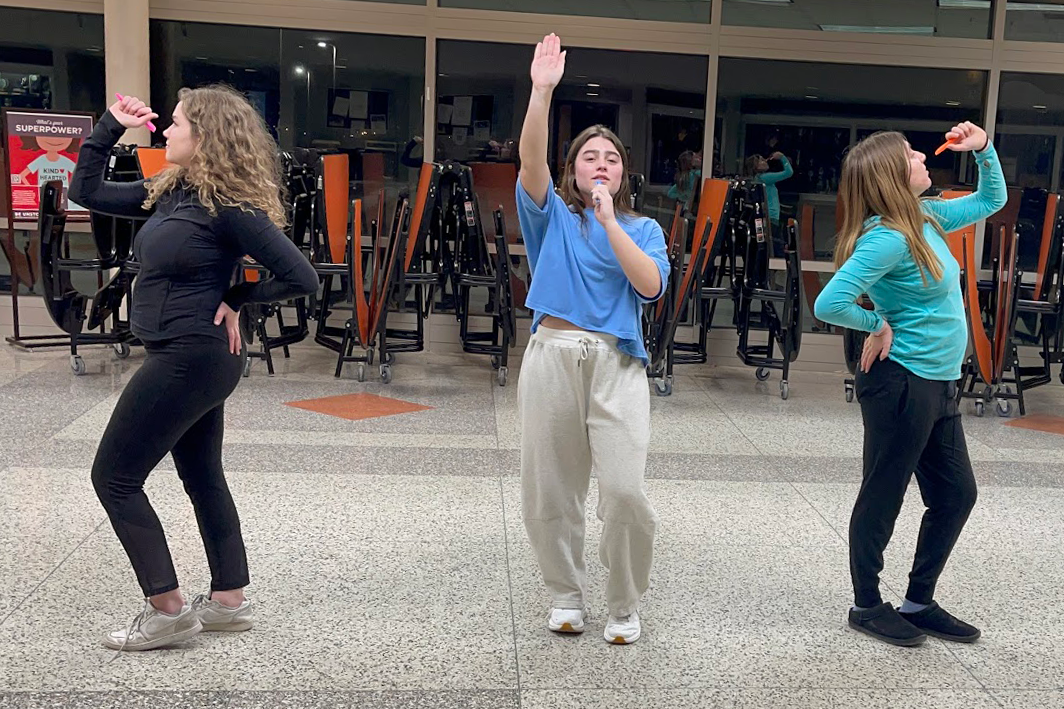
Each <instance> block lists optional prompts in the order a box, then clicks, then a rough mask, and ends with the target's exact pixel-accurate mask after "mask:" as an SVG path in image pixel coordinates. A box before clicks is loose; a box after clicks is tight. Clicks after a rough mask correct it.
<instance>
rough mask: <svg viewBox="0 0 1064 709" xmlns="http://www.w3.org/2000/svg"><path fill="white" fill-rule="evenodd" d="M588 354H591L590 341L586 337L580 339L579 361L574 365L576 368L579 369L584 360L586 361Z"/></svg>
mask: <svg viewBox="0 0 1064 709" xmlns="http://www.w3.org/2000/svg"><path fill="white" fill-rule="evenodd" d="M590 354H591V340H589V339H587V338H586V337H581V338H580V361H578V362H577V363H576V366H577V367H579V366H580V365H581V364H583V362H584V360H585V359H587V358H588V356H589V355H590Z"/></svg>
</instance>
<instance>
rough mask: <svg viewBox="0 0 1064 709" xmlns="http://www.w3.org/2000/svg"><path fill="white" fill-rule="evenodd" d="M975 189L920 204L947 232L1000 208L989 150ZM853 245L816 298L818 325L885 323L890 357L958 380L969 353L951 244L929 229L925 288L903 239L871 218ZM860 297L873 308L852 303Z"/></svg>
mask: <svg viewBox="0 0 1064 709" xmlns="http://www.w3.org/2000/svg"><path fill="white" fill-rule="evenodd" d="M975 159H976V162H977V163H978V164H979V188H978V190H977V191H976V192H975V194H971V195H968V196H966V197H958V198H957V199H925V200H923V201H922V202H921V205H922V206H923V208H924V211H925V212H927V213H928V214H930V215H932V216H933V217H935V219H936V220H938V223H939V225H941V227H942V228H943V229H944V230H945V231H946V233H947V234H948V233H949V232H952V231H957V230H958V229H963V228H964V227H966V226H968V225H969V224H974V223H975V222H977V221H979V220H980V219H986V218H987V217H989V216H990V215H992V214H993V213H994V212H996V211H998V210H999V209H1001V208H1002V207H1004V206H1005V202H1006V201H1007V199H1008V190H1007V188H1006V186H1005V177H1004V175H1003V174H1002V173H1001V163H1000V162H999V161H998V157H997V152H996V151H995V150H994V146H993V145H989V144H988V145H987V147H986V149H985V150H983V151H982V152H978V153H975ZM865 229H866V231H865V233H864V234H862V235H861V236H860V237H858V239H857V245H856V246H855V247H854V251H853V255H852V256H850V258H849V259H847V260H846V263H844V264H842V267H841V268H840V269H839V270H838V272H837V273H836V274H835V275H834V276H833V277H832V279H831V281H830V282H828V284H827V286H826V287H825V288H824V290H823V291H821V293H820V296H819V297H817V299H816V305H815V307H814V312H815V314H816V317H817V319H818V320H823V321H824V322H827V323H831V324H832V325H841V326H843V327H847V328H850V329H851V330H861V331H864V332H876V331H878V330H879V328H880V327H882V325H883V321H884V320H886V321H887V322H888V323H890V327H891V329H892V330H893V331H894V341H893V343H892V344H891V347H890V354H889V355H888V356H889V357H890V359H892V360H894V361H895V362H897V363H898V364H900V365H902V366H903V367H905V368H906V369H908V370H909V371H910V372H912V373H913V374H915V375H917V376H919V377H923V378H924V379H930V380H932V381H943V382H948V381H952V380H955V379H959V378H960V376H961V365H962V364H963V363H964V353H965V351H966V350H967V348H968V319H967V316H966V315H965V312H964V301H963V297H962V293H961V281H960V266H959V265H958V264H957V261H956V259H955V258H954V257H953V255H952V254H951V253H950V250H949V244H947V243H946V241H945V240H944V239H943V238H942V237H941V236H939V234H938V232H937V231H935V229H934V227H932V226H931V225H930V224H925V225H924V240H925V241H927V243H928V244H929V245H930V246H931V249H932V250H933V251H934V252H935V256H937V257H938V260H939V262H940V263H941V264H942V273H943V275H942V279H941V280H938V281H936V280H935V279H934V278H933V277H932V276H931V274H927V282H926V284H925V283H924V279H923V277H922V276H921V272H920V268H919V267H918V266H917V265H916V262H915V261H914V260H913V257H912V253H911V252H910V251H909V245H908V244H907V243H906V241H905V237H904V236H902V234H901V233H900V232H899V231H897V230H895V229H891V228H889V227H887V226H884V225H883V224H882V220H881V219H880V218H879V217H878V216H877V217H871V218H869V219H868V220H867V221H866V222H865ZM864 293H867V294H868V296H869V297H870V298H871V299H872V302H873V303H874V304H875V307H876V309H875V310H874V311H870V310H865V309H864V308H862V307H861V306H859V305H857V304H856V301H857V299H858V298H859V297H860V296H861V295H862V294H864Z"/></svg>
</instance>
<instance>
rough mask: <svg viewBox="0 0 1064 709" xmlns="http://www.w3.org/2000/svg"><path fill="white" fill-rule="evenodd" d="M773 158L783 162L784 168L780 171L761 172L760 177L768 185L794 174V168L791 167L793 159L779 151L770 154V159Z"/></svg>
mask: <svg viewBox="0 0 1064 709" xmlns="http://www.w3.org/2000/svg"><path fill="white" fill-rule="evenodd" d="M771 158H775V159H777V160H779V161H780V162H781V163H782V164H783V169H782V170H780V171H779V172H763V173H761V175H759V178H760V180H761V181H762V182H764V183H765V184H766V185H774V184H776V183H777V182H783V181H784V180H786V179H787V178H788V177H790V176H791V175H793V174H794V168H793V167H791V161H790V160H788V159H787V156H786V155H784V154H783V153H778V152H777V153H773V154H772V155H771V156H770V159H771Z"/></svg>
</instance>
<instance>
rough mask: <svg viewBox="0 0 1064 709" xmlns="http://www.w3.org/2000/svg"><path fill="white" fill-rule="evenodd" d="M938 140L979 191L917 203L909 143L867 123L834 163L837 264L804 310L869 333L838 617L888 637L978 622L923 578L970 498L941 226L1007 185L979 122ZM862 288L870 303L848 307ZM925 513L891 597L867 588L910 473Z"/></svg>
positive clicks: (918, 177) (963, 218)
mask: <svg viewBox="0 0 1064 709" xmlns="http://www.w3.org/2000/svg"><path fill="white" fill-rule="evenodd" d="M946 138H947V139H950V140H952V142H951V144H950V146H949V147H950V149H951V150H954V151H967V150H971V151H974V153H975V160H976V162H977V163H978V165H979V189H978V191H977V192H976V193H975V194H973V195H969V196H967V197H961V198H959V199H951V200H941V199H925V200H920V199H919V195H920V194H922V193H923V192H925V191H926V190H927V189H928V188H929V187H930V186H931V178H930V176H929V175H928V172H927V167H926V166H925V165H924V160H925V156H924V154H923V153H920V152H917V151H915V150H913V149H912V147H911V146H910V145H909V143H908V142H907V141H906V140H905V136H903V135H902V134H901V133H876V134H875V135H872V136H869V137H868V138H865V139H864V140H862V141H861V142H860V143H858V144H857V145H855V146H854V147H853V149H851V150H850V152H849V153H848V154H847V156H846V159H845V160H844V161H843V163H842V180H841V182H840V184H839V198H840V201H841V204H842V205H843V224H842V228H841V229H840V230H839V235H838V243H837V244H836V247H835V264H836V266H837V267H838V272H837V273H836V274H835V276H834V277H833V278H832V279H831V282H830V283H828V285H827V287H826V288H824V290H823V292H821V294H820V297H818V298H817V301H816V307H815V312H816V317H817V319H818V320H823V321H825V322H829V323H831V324H833V325H840V326H842V327H848V328H850V329H852V330H860V331H863V332H868V333H871V335H870V336H869V337H868V339H867V340H866V341H865V347H864V353H863V355H862V357H861V363H860V368H859V370H858V372H857V378H856V391H857V398H858V400H859V401H860V402H861V415H862V416H863V418H864V474H863V480H862V482H861V491H860V493H859V494H858V496H857V502H856V503H855V504H854V508H853V514H852V516H851V517H850V575H851V576H852V579H853V588H854V607H853V608H852V609H851V610H850V613H849V624H850V626H851V627H853V628H854V629H856V630H859V631H861V632H863V633H867V634H868V635H871V636H872V637H875V638H878V639H879V640H883V641H884V642H888V643H891V644H893V645H918V644H920V643H922V642H924V640H926V637H927V636H928V635H932V636H935V637H937V638H941V639H944V640H953V641H956V642H974V641H975V640H977V639H978V638H979V630H978V629H976V628H974V627H972V626H971V625H969V624H967V623H965V622H963V621H960V620H958V619H957V618H954V617H953V616H952V615H950V614H949V613H947V612H946V611H945V610H944V609H942V608H941V607H940V606H939V605H938V604H937V603H935V601H934V593H935V586H936V584H937V582H938V577H939V575H940V574H941V573H942V569H943V568H944V567H945V565H946V560H947V559H948V558H949V555H950V552H951V551H952V549H953V545H954V544H955V543H956V542H957V539H958V537H960V533H961V529H963V527H964V523H965V522H966V521H967V519H968V515H969V513H970V512H971V511H972V507H973V506H974V505H975V498H976V488H975V476H974V474H973V473H972V464H971V461H970V460H969V459H968V449H967V446H966V445H965V441H964V430H963V429H962V428H961V418H960V412H959V411H958V409H957V400H956V396H955V395H956V380H957V379H959V378H960V375H961V364H962V363H963V361H964V354H965V350H966V348H967V345H968V323H967V318H966V316H965V312H964V303H963V301H962V298H961V283H960V266H959V265H958V264H957V262H956V260H955V259H954V258H953V256H952V255H951V253H950V249H949V245H948V244H947V243H946V233H947V232H952V231H956V230H958V229H962V228H963V227H965V226H968V225H969V224H974V223H975V222H977V221H979V220H980V219H985V218H986V217H989V216H990V215H991V214H993V213H994V212H996V211H998V210H999V209H1001V208H1002V207H1003V206H1005V201H1006V198H1007V191H1006V188H1005V178H1004V176H1003V175H1002V173H1001V165H1000V163H999V162H998V159H997V154H996V152H995V151H994V146H992V145H991V144H990V141H989V139H988V138H987V135H986V132H985V131H984V130H983V129H982V128H979V127H978V126H975V125H972V124H971V123H961V124H959V125H957V126H954V127H953V129H952V130H950V131H949V132H948V133H946ZM865 293H867V294H868V295H869V296H870V297H871V299H872V301H873V302H874V303H875V305H876V309H875V310H874V311H869V310H865V309H864V308H862V307H861V306H860V305H857V303H856V301H857V299H858V298H859V297H860V296H861V295H862V294H865ZM914 471H915V473H916V481H917V482H918V483H919V485H920V495H921V496H922V497H923V500H924V504H925V505H926V506H927V510H926V511H925V512H924V519H923V523H922V524H921V525H920V537H919V539H918V541H917V544H916V558H915V560H914V561H913V568H912V573H910V574H909V588H908V590H907V591H906V594H905V602H904V603H903V604H902V606H901V608H899V609H897V610H895V608H894V607H893V606H892V605H891V604H890V603H884V602H883V599H882V597H881V596H880V594H879V573H880V572H881V571H882V570H883V550H884V549H886V546H887V543H888V542H889V541H890V537H891V534H892V533H893V531H894V521H895V520H896V519H897V517H898V512H899V511H900V510H901V504H902V500H903V498H904V496H905V490H906V488H907V487H908V485H909V480H910V479H911V478H912V475H913V472H914Z"/></svg>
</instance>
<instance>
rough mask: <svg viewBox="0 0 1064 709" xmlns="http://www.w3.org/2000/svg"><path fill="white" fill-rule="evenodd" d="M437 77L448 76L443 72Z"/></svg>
mask: <svg viewBox="0 0 1064 709" xmlns="http://www.w3.org/2000/svg"><path fill="white" fill-rule="evenodd" d="M436 76H447V75H446V74H444V73H443V72H442V71H441V72H440V73H439V74H437V75H436Z"/></svg>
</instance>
